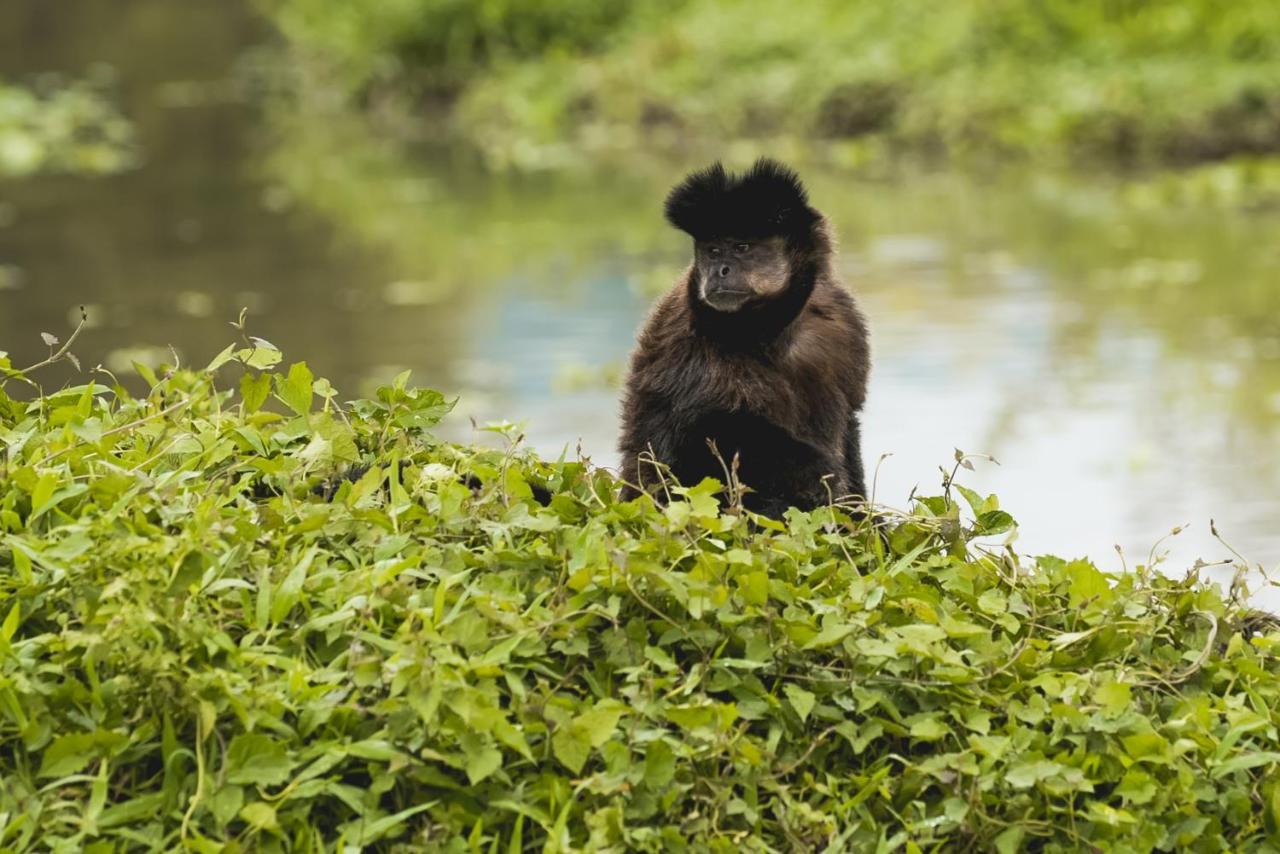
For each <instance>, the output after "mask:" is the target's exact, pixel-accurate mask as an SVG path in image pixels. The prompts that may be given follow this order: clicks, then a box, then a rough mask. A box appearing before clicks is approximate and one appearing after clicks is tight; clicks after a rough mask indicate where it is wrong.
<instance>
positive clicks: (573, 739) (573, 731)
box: [551, 724, 591, 774]
mask: <svg viewBox="0 0 1280 854" xmlns="http://www.w3.org/2000/svg"><path fill="white" fill-rule="evenodd" d="M551 750H552V752H553V753H554V754H555V757H556V759H558V760H560V764H562V765H564V767H566V768H568V769H569V770H570V771H572V772H573V773H574V774H581V773H582V769H583V767H584V766H585V765H586V764H587V760H588V759H589V758H591V736H590V735H589V734H588V733H587V731H586V730H584V729H582V728H581V727H575V726H573V725H572V724H570V725H566V726H562V727H560V729H558V730H556V733H555V735H553V736H552V737H551Z"/></svg>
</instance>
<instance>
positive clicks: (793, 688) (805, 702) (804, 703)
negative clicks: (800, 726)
mask: <svg viewBox="0 0 1280 854" xmlns="http://www.w3.org/2000/svg"><path fill="white" fill-rule="evenodd" d="M782 693H784V694H786V695H787V702H789V703H790V704H791V708H793V709H795V712H796V714H797V715H799V716H800V720H802V721H807V720H808V719H809V713H810V712H812V711H813V705H814V702H815V701H816V698H815V697H814V696H813V694H811V693H810V692H808V691H806V690H805V689H803V688H801V687H800V686H799V685H793V684H791V683H787V684H786V685H784V686H783V687H782Z"/></svg>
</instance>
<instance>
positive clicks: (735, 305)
mask: <svg viewBox="0 0 1280 854" xmlns="http://www.w3.org/2000/svg"><path fill="white" fill-rule="evenodd" d="M751 296H752V293H751V291H748V290H745V289H742V288H716V289H715V290H709V291H707V292H706V293H705V294H703V295H702V301H703V302H705V303H706V304H707V305H709V306H711V307H712V308H714V309H716V310H718V311H734V310H736V309H739V308H741V307H742V305H743V303H745V302H746V301H747V300H749V299H750V298H751Z"/></svg>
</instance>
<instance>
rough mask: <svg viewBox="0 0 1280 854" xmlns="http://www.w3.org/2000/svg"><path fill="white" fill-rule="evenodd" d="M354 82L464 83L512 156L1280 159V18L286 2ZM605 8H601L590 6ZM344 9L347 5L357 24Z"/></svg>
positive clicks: (906, 1)
mask: <svg viewBox="0 0 1280 854" xmlns="http://www.w3.org/2000/svg"><path fill="white" fill-rule="evenodd" d="M270 8H272V9H273V10H274V13H275V16H276V18H277V19H278V20H279V21H280V22H281V24H282V26H283V28H284V30H285V32H286V33H287V34H288V35H289V36H290V37H291V38H292V39H293V40H294V42H295V43H296V44H298V45H299V46H301V47H302V48H303V49H304V50H306V51H307V52H309V53H311V54H313V55H317V56H319V57H320V58H321V60H322V62H323V63H325V64H327V65H328V66H329V67H331V68H333V69H336V70H337V72H338V73H337V79H339V80H341V81H342V85H343V86H344V87H346V88H347V90H348V91H350V92H353V93H358V94H361V95H367V94H369V93H370V92H372V91H374V90H375V89H376V90H380V91H384V92H385V91H387V90H388V89H390V90H391V91H394V92H398V93H399V94H401V95H403V96H405V97H407V98H409V99H414V98H418V97H420V96H421V94H422V89H421V87H420V86H419V85H418V81H422V80H440V79H444V80H447V81H448V84H449V86H448V91H449V94H450V96H451V98H454V99H456V100H455V103H456V111H455V113H454V118H455V120H456V121H455V123H454V126H455V127H456V129H457V130H459V131H461V133H462V134H463V135H464V136H465V137H466V138H468V139H469V140H471V141H472V142H473V143H475V144H476V145H478V146H479V147H480V148H481V149H482V150H483V151H485V152H486V154H487V156H488V157H489V158H490V159H491V160H492V161H493V162H494V163H498V164H514V165H517V166H550V165H563V164H566V163H571V162H573V160H574V159H575V158H576V157H578V156H580V155H581V152H582V151H584V150H587V151H624V152H625V151H632V150H635V149H637V148H644V149H653V148H660V149H670V150H679V149H681V148H682V147H684V146H686V145H687V144H689V142H690V141H691V140H695V141H700V142H703V143H707V144H710V145H718V146H721V147H723V146H724V144H725V141H726V140H733V139H737V138H742V137H749V138H757V139H759V138H773V137H779V136H798V137H802V138H810V137H815V136H817V137H824V138H830V139H839V140H856V144H855V145H854V147H853V148H852V149H851V151H850V154H849V156H850V157H853V158H862V159H867V158H872V159H874V158H880V157H883V156H884V155H885V154H886V152H888V151H889V150H892V151H893V152H894V154H895V155H898V154H901V153H903V152H912V153H915V154H920V155H923V156H934V155H938V154H947V155H950V156H952V157H954V158H961V159H965V158H971V157H982V158H990V157H992V156H998V157H1007V156H1010V155H1012V156H1017V157H1024V158H1029V159H1057V160H1075V159H1087V160H1090V161H1095V160H1099V159H1101V160H1106V161H1110V162H1117V163H1151V162H1154V163H1170V162H1172V163H1186V162H1194V161H1201V160H1212V159H1219V158H1222V157H1226V156H1229V155H1232V154H1240V153H1255V154H1256V153H1265V152H1275V151H1277V150H1280V5H1278V4H1275V3H1272V2H1237V3H1226V4H1224V3H1221V2H1217V0H1143V2H1133V0H1045V2H1032V0H999V2H987V0H956V2H951V3H945V4H939V3H936V2H932V0H903V2H898V3H877V2H871V0H853V2H839V1H838V0H818V2H811V3H800V4H794V5H793V6H788V7H786V8H785V9H784V8H783V7H781V6H779V5H778V4H776V3H773V2H768V0H745V2H735V3H728V2H723V0H669V2H647V3H646V2H642V3H637V4H634V5H633V6H632V7H630V9H629V10H627V11H626V12H625V13H624V11H623V9H622V7H620V6H619V5H618V4H614V3H605V4H586V3H581V2H578V0H567V1H566V0H560V2H557V3H553V4H537V3H530V2H510V1H509V2H501V3H476V4H463V3H454V2H440V0H398V2H396V3H392V4H383V3H373V2H365V3H338V2H336V0H275V2H274V3H273V4H272V5H271V7H270ZM586 8H590V9H592V10H593V11H592V12H590V13H586V12H584V11H583V10H584V9H586ZM339 9H340V11H339Z"/></svg>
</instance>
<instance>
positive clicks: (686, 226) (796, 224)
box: [666, 158, 818, 241]
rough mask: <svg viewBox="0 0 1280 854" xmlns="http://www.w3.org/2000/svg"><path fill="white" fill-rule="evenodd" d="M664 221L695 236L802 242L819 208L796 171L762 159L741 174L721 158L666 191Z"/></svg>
mask: <svg viewBox="0 0 1280 854" xmlns="http://www.w3.org/2000/svg"><path fill="white" fill-rule="evenodd" d="M666 215H667V221H668V222H670V223H671V224H672V225H674V226H675V227H676V228H678V229H680V230H681V231H684V232H687V233H688V234H691V235H692V236H693V238H694V239H695V240H710V239H713V238H717V237H773V236H785V237H787V238H788V239H791V240H801V241H803V239H804V238H805V236H806V235H807V234H808V233H809V230H810V228H811V227H812V225H813V223H814V221H816V220H817V218H818V213H817V211H815V210H813V209H812V208H810V207H809V196H808V194H807V193H806V192H805V189H804V185H803V184H801V183H800V178H799V176H797V175H796V173H795V172H793V171H792V170H790V169H788V168H787V167H786V166H783V165H782V164H781V163H779V162H778V161H776V160H769V159H768V158H761V159H760V160H757V161H756V162H755V164H754V165H753V166H752V167H751V168H750V169H749V170H747V172H746V173H745V174H743V175H729V174H728V173H727V172H725V169H724V166H722V165H721V164H720V163H719V162H716V163H713V164H712V165H711V166H708V167H707V168H706V169H702V170H699V171H697V172H693V173H690V174H689V175H688V177H686V178H685V179H684V180H683V181H681V182H680V183H679V184H677V185H676V186H675V188H674V189H673V190H672V191H671V192H670V193H669V194H668V195H667V203H666Z"/></svg>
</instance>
